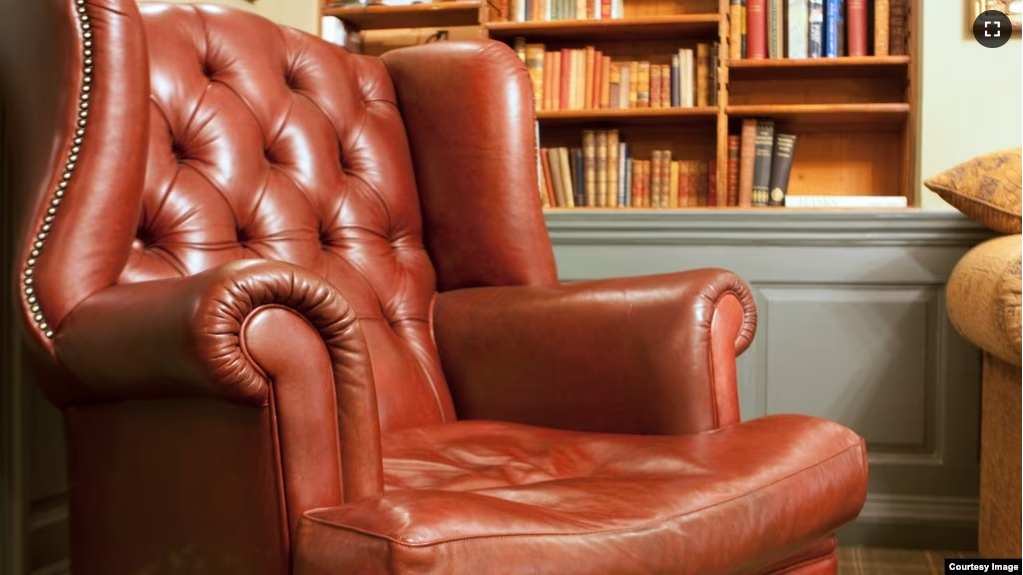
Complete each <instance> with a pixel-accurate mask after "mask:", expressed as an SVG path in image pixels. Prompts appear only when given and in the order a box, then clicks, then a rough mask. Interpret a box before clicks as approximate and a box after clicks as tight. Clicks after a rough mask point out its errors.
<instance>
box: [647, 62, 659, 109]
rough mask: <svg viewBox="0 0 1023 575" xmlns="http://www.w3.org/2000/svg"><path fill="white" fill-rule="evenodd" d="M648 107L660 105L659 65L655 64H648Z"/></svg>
mask: <svg viewBox="0 0 1023 575" xmlns="http://www.w3.org/2000/svg"><path fill="white" fill-rule="evenodd" d="M650 107H651V108H660V107H661V67H660V66H658V65H657V64H652V65H651V66H650Z"/></svg>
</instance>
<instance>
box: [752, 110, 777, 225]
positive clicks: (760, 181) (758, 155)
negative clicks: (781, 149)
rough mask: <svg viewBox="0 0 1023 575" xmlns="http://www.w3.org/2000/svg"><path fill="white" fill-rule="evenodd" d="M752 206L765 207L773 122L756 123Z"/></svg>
mask: <svg viewBox="0 0 1023 575" xmlns="http://www.w3.org/2000/svg"><path fill="white" fill-rule="evenodd" d="M754 142H755V144H754V146H755V149H754V156H755V161H754V164H753V205H754V206H766V205H767V201H768V196H769V192H770V185H771V157H772V154H773V150H774V122H772V121H771V120H758V121H757V135H756V139H755V140H754Z"/></svg>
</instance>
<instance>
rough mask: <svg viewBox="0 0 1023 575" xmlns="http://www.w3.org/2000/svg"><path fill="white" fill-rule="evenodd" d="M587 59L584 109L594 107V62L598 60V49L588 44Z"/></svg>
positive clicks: (584, 65) (583, 96)
mask: <svg viewBox="0 0 1023 575" xmlns="http://www.w3.org/2000/svg"><path fill="white" fill-rule="evenodd" d="M585 50H586V52H585V53H586V60H585V62H584V63H583V67H584V68H583V87H582V89H583V92H582V98H583V100H582V107H583V109H592V108H593V64H594V62H595V60H596V50H595V49H594V48H593V46H586V48H585Z"/></svg>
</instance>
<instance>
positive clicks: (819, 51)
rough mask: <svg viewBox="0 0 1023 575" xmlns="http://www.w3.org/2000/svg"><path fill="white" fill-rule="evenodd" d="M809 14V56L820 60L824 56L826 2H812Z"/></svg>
mask: <svg viewBox="0 0 1023 575" xmlns="http://www.w3.org/2000/svg"><path fill="white" fill-rule="evenodd" d="M809 6H810V9H809V14H808V15H807V21H808V22H809V24H810V26H809V40H808V42H807V50H806V52H807V56H809V57H810V58H820V57H821V56H823V55H824V0H810V4H809Z"/></svg>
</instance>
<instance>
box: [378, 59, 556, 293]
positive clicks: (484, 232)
mask: <svg viewBox="0 0 1023 575" xmlns="http://www.w3.org/2000/svg"><path fill="white" fill-rule="evenodd" d="M382 59H383V61H384V64H386V66H387V70H388V71H389V72H390V74H391V77H392V78H393V79H394V87H395V90H396V91H397V95H398V101H399V104H400V105H401V113H402V117H403V118H404V120H405V126H406V127H407V129H408V134H409V141H410V143H411V146H412V158H413V161H414V162H415V171H416V181H417V182H418V184H419V194H420V196H419V201H420V204H421V206H422V210H423V220H424V223H425V226H426V243H427V247H428V248H429V250H430V256H431V258H432V261H433V264H434V266H436V269H437V283H438V286H439V289H440V290H441V291H447V290H451V289H457V288H463V287H479V286H491V285H537V284H555V283H557V281H558V274H557V269H556V267H555V264H554V251H553V249H552V248H551V243H550V240H549V239H548V236H547V223H546V221H545V220H544V217H543V212H542V211H541V209H540V192H539V189H538V179H537V172H536V135H535V130H534V125H533V86H532V84H531V82H530V80H529V74H528V73H527V72H526V67H525V65H524V64H523V63H522V60H520V59H519V58H518V57H516V56H515V53H514V52H512V51H511V50H509V49H508V47H507V46H506V45H504V44H501V43H500V42H495V41H492V40H490V41H487V40H480V41H459V42H435V43H431V44H426V45H422V46H415V47H413V48H410V49H398V50H392V51H390V52H388V53H386V54H384V56H383V58H382Z"/></svg>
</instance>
